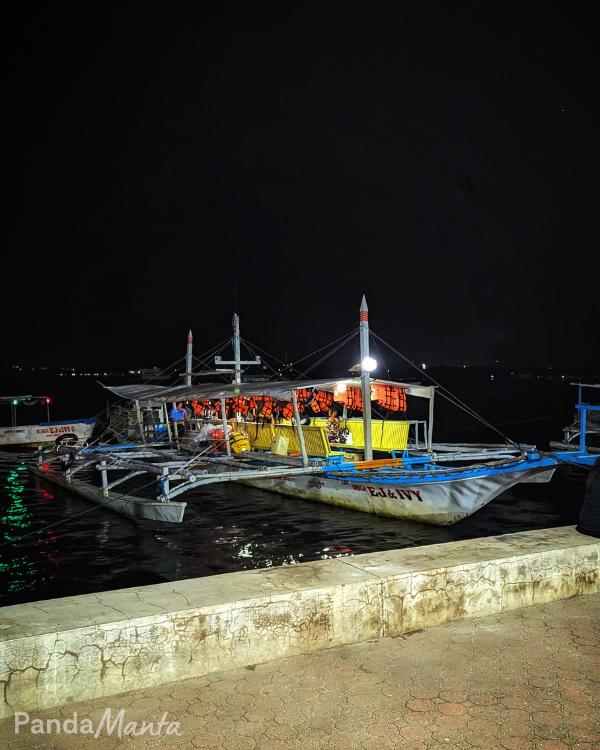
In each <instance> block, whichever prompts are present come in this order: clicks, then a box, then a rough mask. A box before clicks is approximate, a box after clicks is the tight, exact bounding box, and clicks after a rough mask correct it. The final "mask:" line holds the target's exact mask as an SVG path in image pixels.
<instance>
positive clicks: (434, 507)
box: [244, 467, 548, 526]
mask: <svg viewBox="0 0 600 750" xmlns="http://www.w3.org/2000/svg"><path fill="white" fill-rule="evenodd" d="M547 471H548V469H547V467H540V468H538V469H534V468H526V469H522V470H517V471H510V472H505V473H501V474H492V475H489V474H488V475H482V476H480V477H473V476H470V477H468V478H464V479H450V480H448V481H443V480H437V481H433V482H419V483H418V482H415V483H414V484H411V483H410V480H407V481H406V482H404V481H403V482H398V483H386V484H381V483H380V484H378V482H377V479H376V478H374V479H373V483H372V484H369V483H365V482H363V481H361V482H360V483H359V482H352V481H348V480H340V479H334V478H331V477H325V476H321V475H320V476H310V475H307V476H297V477H290V478H287V479H286V478H282V479H261V480H250V481H245V482H244V484H248V485H250V486H252V487H257V488H259V489H264V490H269V491H272V492H279V493H281V494H282V495H290V496H292V497H298V498H301V499H302V500H311V501H316V502H321V503H326V504H328V505H336V506H338V507H340V508H348V509H350V510H358V511H362V512H363V513H374V514H375V515H378V516H392V517H394V518H402V519H405V520H407V521H419V522H421V523H430V524H433V525H435V526H449V525H451V524H453V523H456V522H457V521H460V520H462V519H463V518H467V517H468V516H470V515H471V514H473V513H475V512H476V511H478V510H480V509H481V508H483V506H484V505H487V504H488V503H489V502H491V501H492V500H493V499H494V498H496V497H498V495H500V494H502V493H503V492H505V491H506V490H508V489H510V488H511V487H513V486H514V485H516V484H518V483H519V482H522V481H524V480H525V479H528V481H532V478H533V477H535V476H536V474H538V473H539V474H541V475H544V474H545V473H547ZM542 481H546V480H545V479H542Z"/></svg>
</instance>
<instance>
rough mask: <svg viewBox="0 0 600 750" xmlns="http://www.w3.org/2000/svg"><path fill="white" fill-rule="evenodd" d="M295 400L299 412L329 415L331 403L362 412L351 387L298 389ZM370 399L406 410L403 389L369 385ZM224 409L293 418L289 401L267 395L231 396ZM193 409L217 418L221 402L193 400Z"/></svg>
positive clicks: (359, 394) (355, 390) (358, 394)
mask: <svg viewBox="0 0 600 750" xmlns="http://www.w3.org/2000/svg"><path fill="white" fill-rule="evenodd" d="M296 398H297V400H298V408H299V410H300V411H301V412H302V411H304V410H305V409H306V408H309V409H311V411H312V412H313V413H314V414H328V413H329V411H330V409H331V407H332V406H333V404H334V402H335V403H338V404H341V405H342V406H344V407H346V408H347V409H351V410H354V411H362V409H363V401H362V392H361V389H360V388H354V387H352V386H347V387H346V388H345V389H344V390H338V388H335V389H334V392H333V394H331V393H329V392H328V391H320V390H316V389H315V390H313V389H310V388H299V389H298V390H297V391H296ZM371 399H372V400H373V401H376V402H377V403H378V404H379V405H380V406H382V407H383V408H384V409H388V410H389V411H402V412H405V411H406V391H405V389H404V388H399V387H398V386H395V385H383V384H381V383H373V384H372V385H371ZM225 406H226V409H227V413H228V414H231V413H236V414H241V415H242V416H246V415H247V414H248V413H249V412H250V410H254V412H255V414H256V416H257V417H258V418H259V419H271V418H272V417H273V416H277V415H278V416H279V417H281V418H283V419H291V418H292V417H293V415H294V407H293V405H292V403H291V402H289V401H277V400H276V399H273V398H271V397H270V396H262V397H261V396H234V397H233V398H227V399H225ZM192 409H193V410H194V414H195V415H196V416H197V417H201V416H203V415H207V414H208V413H209V412H213V413H215V412H216V413H217V414H218V415H220V413H221V400H220V399H216V400H215V401H212V402H211V401H208V400H203V401H192Z"/></svg>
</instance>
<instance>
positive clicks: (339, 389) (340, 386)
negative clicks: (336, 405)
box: [335, 383, 346, 393]
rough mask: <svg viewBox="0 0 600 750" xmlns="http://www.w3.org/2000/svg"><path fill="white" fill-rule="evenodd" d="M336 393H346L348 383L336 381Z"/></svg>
mask: <svg viewBox="0 0 600 750" xmlns="http://www.w3.org/2000/svg"><path fill="white" fill-rule="evenodd" d="M335 391H336V393H346V383H336V386H335Z"/></svg>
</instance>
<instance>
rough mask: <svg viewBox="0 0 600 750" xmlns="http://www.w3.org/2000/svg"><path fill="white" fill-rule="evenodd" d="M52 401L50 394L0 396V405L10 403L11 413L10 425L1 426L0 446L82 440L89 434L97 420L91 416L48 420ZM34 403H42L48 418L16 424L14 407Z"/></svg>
mask: <svg viewBox="0 0 600 750" xmlns="http://www.w3.org/2000/svg"><path fill="white" fill-rule="evenodd" d="M51 403H52V399H51V398H50V397H49V396H31V395H25V396H23V395H20V396H0V406H9V407H10V414H11V424H10V426H3V427H0V447H4V446H9V445H11V446H12V445H24V446H30V447H36V446H38V445H45V444H48V443H51V444H64V443H68V442H81V441H85V440H88V439H89V438H90V437H91V435H92V432H93V430H94V425H95V423H96V420H95V419H94V418H93V417H92V418H90V419H67V420H61V421H50V404H51ZM36 405H39V406H42V407H45V409H46V417H47V420H46V421H45V422H38V423H37V424H25V425H19V424H17V421H18V420H17V409H18V408H20V407H21V406H36Z"/></svg>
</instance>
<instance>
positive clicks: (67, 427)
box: [35, 424, 73, 435]
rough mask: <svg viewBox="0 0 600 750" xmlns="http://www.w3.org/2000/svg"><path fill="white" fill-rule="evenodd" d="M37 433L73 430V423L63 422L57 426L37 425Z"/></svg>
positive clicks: (49, 433)
mask: <svg viewBox="0 0 600 750" xmlns="http://www.w3.org/2000/svg"><path fill="white" fill-rule="evenodd" d="M35 432H36V434H37V435H60V434H61V433H63V432H73V425H70V424H65V425H60V426H58V427H38V429H37V430H36V431H35Z"/></svg>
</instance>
